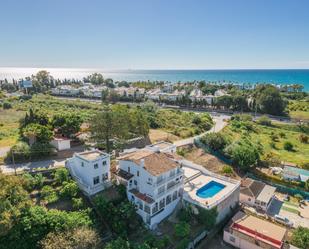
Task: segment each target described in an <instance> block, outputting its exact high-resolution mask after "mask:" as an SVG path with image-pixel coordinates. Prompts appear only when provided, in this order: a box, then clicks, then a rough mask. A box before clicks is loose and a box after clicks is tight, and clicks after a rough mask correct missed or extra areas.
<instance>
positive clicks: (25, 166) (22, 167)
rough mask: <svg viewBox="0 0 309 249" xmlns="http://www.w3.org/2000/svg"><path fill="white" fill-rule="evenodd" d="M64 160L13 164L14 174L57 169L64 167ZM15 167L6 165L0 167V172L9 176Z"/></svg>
mask: <svg viewBox="0 0 309 249" xmlns="http://www.w3.org/2000/svg"><path fill="white" fill-rule="evenodd" d="M65 160H66V159H57V160H44V161H36V162H28V163H17V164H15V167H16V172H17V173H18V172H22V171H27V170H33V169H36V168H44V169H50V168H59V167H64V164H65ZM15 167H14V165H13V164H6V165H2V166H0V170H1V171H2V172H3V173H4V174H7V175H11V174H14V173H15Z"/></svg>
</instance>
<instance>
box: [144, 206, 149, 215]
mask: <svg viewBox="0 0 309 249" xmlns="http://www.w3.org/2000/svg"><path fill="white" fill-rule="evenodd" d="M144 211H145V213H147V214H150V207H149V206H148V205H146V204H145V205H144Z"/></svg>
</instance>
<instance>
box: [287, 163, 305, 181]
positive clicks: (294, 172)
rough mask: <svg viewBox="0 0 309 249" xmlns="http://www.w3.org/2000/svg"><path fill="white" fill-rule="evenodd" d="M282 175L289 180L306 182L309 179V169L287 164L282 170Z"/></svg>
mask: <svg viewBox="0 0 309 249" xmlns="http://www.w3.org/2000/svg"><path fill="white" fill-rule="evenodd" d="M282 177H283V179H285V180H288V181H300V182H306V181H307V180H309V170H305V169H300V168H297V167H294V166H287V165H285V166H284V168H283V171H282Z"/></svg>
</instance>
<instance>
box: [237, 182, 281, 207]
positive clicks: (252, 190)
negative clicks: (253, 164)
mask: <svg viewBox="0 0 309 249" xmlns="http://www.w3.org/2000/svg"><path fill="white" fill-rule="evenodd" d="M275 192H276V188H275V187H272V186H270V185H267V184H265V183H263V182H260V181H256V180H253V179H251V178H246V179H245V180H243V181H242V183H241V187H240V195H239V200H240V202H241V203H243V204H246V205H248V206H251V207H255V208H257V209H260V210H262V211H264V212H266V211H267V209H268V207H269V206H270V204H271V202H272V200H273V197H274V194H275Z"/></svg>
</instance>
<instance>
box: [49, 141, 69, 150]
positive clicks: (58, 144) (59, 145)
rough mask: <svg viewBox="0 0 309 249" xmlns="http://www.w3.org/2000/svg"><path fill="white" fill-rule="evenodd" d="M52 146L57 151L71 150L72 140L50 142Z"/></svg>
mask: <svg viewBox="0 0 309 249" xmlns="http://www.w3.org/2000/svg"><path fill="white" fill-rule="evenodd" d="M50 144H51V145H52V146H54V147H55V148H56V149H57V150H59V151H61V150H68V149H70V148H71V141H70V140H52V141H51V142H50Z"/></svg>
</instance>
